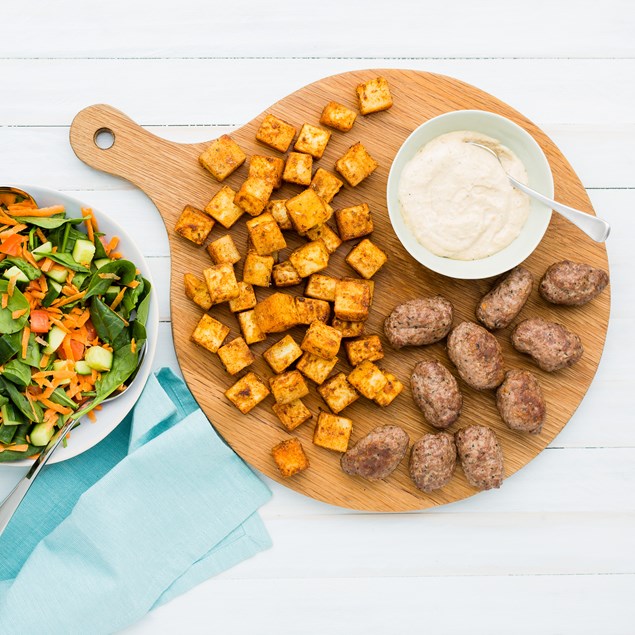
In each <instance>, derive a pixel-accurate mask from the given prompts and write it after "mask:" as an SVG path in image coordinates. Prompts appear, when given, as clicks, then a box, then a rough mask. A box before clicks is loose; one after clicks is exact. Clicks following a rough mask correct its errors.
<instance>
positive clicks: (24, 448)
mask: <svg viewBox="0 0 635 635" xmlns="http://www.w3.org/2000/svg"><path fill="white" fill-rule="evenodd" d="M6 449H7V450H13V452H26V451H27V450H28V449H29V446H28V445H27V444H26V443H24V444H22V445H9V446H7V448H6Z"/></svg>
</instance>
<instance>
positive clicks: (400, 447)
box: [340, 426, 410, 481]
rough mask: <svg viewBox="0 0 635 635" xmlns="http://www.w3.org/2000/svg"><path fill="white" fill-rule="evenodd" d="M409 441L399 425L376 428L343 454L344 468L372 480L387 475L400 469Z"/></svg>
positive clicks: (354, 474) (349, 472)
mask: <svg viewBox="0 0 635 635" xmlns="http://www.w3.org/2000/svg"><path fill="white" fill-rule="evenodd" d="M409 443H410V437H409V436H408V433H407V432H406V431H405V430H403V429H402V428H400V427H399V426H380V427H378V428H375V429H374V430H373V431H372V432H370V433H369V434H367V435H366V436H365V437H363V438H361V439H360V440H359V441H358V442H357V443H356V444H355V445H354V446H353V447H352V448H350V449H349V450H348V451H346V452H345V453H344V454H343V455H342V458H341V460H340V464H341V466H342V470H343V471H344V472H346V474H350V475H352V476H361V477H362V478H365V479H368V480H369V481H379V480H381V479H384V478H386V477H388V476H390V475H391V474H392V473H393V472H394V471H395V470H396V469H397V466H398V465H399V463H400V461H401V459H403V457H404V456H405V455H406V451H407V450H408V444H409Z"/></svg>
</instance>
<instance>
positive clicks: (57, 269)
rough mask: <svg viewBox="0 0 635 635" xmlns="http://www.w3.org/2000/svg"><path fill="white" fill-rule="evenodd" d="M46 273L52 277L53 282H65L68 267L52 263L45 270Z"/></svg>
mask: <svg viewBox="0 0 635 635" xmlns="http://www.w3.org/2000/svg"><path fill="white" fill-rule="evenodd" d="M46 275H47V276H48V277H49V278H53V280H55V282H59V283H60V284H64V283H65V282H66V278H68V269H65V268H64V267H61V266H60V265H54V266H53V267H51V269H50V270H49V271H47V272H46Z"/></svg>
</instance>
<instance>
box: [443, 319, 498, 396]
mask: <svg viewBox="0 0 635 635" xmlns="http://www.w3.org/2000/svg"><path fill="white" fill-rule="evenodd" d="M448 355H449V356H450V359H451V360H452V362H453V364H454V365H455V366H456V368H457V370H458V371H459V375H460V376H461V379H463V381H464V382H465V383H466V384H468V385H470V386H472V388H476V389H477V390H487V389H488V388H496V386H498V385H499V384H500V383H501V382H502V381H503V379H504V377H505V373H504V371H503V353H502V351H501V347H500V344H499V343H498V341H497V340H496V338H495V337H494V336H493V335H492V334H491V333H490V332H489V331H486V330H485V329H484V328H483V327H482V326H479V325H478V324H475V323H474V322H461V324H459V325H458V326H457V327H456V328H454V329H452V332H451V333H450V335H449V336H448Z"/></svg>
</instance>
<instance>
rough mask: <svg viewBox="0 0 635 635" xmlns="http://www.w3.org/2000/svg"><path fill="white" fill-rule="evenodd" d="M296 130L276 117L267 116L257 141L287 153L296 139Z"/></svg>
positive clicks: (260, 128) (259, 130) (257, 133)
mask: <svg viewBox="0 0 635 635" xmlns="http://www.w3.org/2000/svg"><path fill="white" fill-rule="evenodd" d="M295 133H296V129H295V128H294V127H293V126H292V125H291V124H289V123H287V122H286V121H282V119H278V117H275V116H274V115H266V116H265V118H264V119H263V120H262V123H261V124H260V127H259V128H258V132H256V139H257V140H258V141H260V142H261V143H264V144H265V145H268V146H270V147H272V148H274V149H275V150H278V151H280V152H286V151H287V150H288V149H289V146H290V145H291V142H292V141H293V137H295Z"/></svg>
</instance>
